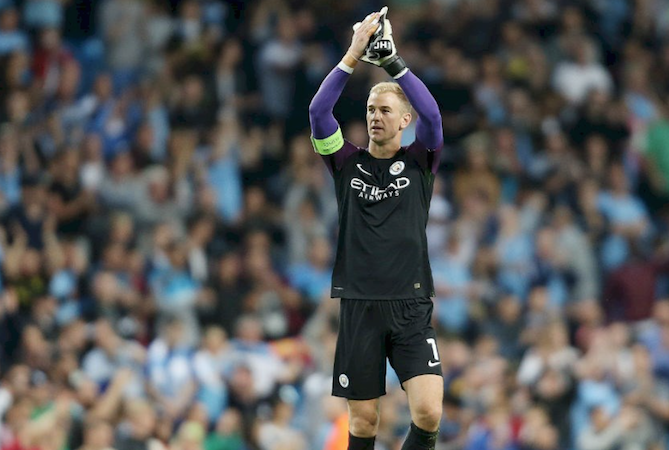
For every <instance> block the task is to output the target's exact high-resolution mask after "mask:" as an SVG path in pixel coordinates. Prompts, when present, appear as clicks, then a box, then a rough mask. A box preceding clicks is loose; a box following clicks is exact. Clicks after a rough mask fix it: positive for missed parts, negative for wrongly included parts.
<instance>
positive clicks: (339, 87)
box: [309, 67, 350, 139]
mask: <svg viewBox="0 0 669 450" xmlns="http://www.w3.org/2000/svg"><path fill="white" fill-rule="evenodd" d="M349 77H350V74H349V73H347V72H344V71H343V70H341V69H340V68H339V67H335V68H334V69H332V71H330V73H329V74H328V76H327V77H325V79H324V80H323V83H321V86H320V88H318V92H316V95H314V98H313V99H312V100H311V104H310V105H309V121H310V122H311V132H312V134H313V137H314V138H315V139H325V138H328V137H330V136H332V135H333V134H334V133H335V132H336V131H337V128H339V124H338V123H337V120H336V119H335V117H334V114H333V113H332V112H333V110H334V107H335V104H336V103H337V100H339V96H340V95H341V93H342V92H343V91H344V86H346V82H347V81H348V78H349Z"/></svg>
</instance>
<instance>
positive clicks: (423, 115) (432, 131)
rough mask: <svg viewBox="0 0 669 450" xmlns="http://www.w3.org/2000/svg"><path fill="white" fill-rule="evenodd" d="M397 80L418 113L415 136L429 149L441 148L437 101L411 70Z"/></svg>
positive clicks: (441, 131)
mask: <svg viewBox="0 0 669 450" xmlns="http://www.w3.org/2000/svg"><path fill="white" fill-rule="evenodd" d="M397 82H398V83H399V85H400V86H401V87H402V90H403V91H404V93H405V94H406V96H407V98H408V99H409V102H410V103H411V106H413V108H414V109H415V110H416V112H417V113H418V120H417V121H416V138H418V140H419V141H420V142H421V143H423V144H424V145H425V146H426V147H427V148H428V149H430V150H435V151H439V150H441V147H442V145H443V144H444V132H443V128H442V125H441V112H440V111H439V105H437V101H436V100H435V99H434V97H433V96H432V94H431V93H430V91H429V90H428V89H427V87H426V86H425V84H424V83H423V82H422V81H421V80H420V78H418V77H417V76H416V75H414V74H413V72H411V71H408V72H407V73H406V74H404V75H402V76H401V77H400V78H398V79H397ZM435 159H438V158H435Z"/></svg>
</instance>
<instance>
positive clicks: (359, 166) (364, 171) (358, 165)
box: [356, 164, 372, 177]
mask: <svg viewBox="0 0 669 450" xmlns="http://www.w3.org/2000/svg"><path fill="white" fill-rule="evenodd" d="M356 166H357V167H358V169H359V170H360V172H362V173H364V174H366V175H369V176H370V177H371V176H372V174H371V173H369V172H367V171H366V170H365V169H363V168H362V164H356Z"/></svg>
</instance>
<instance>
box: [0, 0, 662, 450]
mask: <svg viewBox="0 0 669 450" xmlns="http://www.w3.org/2000/svg"><path fill="white" fill-rule="evenodd" d="M383 4H384V3H382V2H380V1H377V0H365V1H354V0H338V1H334V0H331V1H319V2H309V1H306V0H305V1H299V0H294V1H293V0H255V1H243V0H226V1H224V0H0V217H1V220H0V263H1V267H2V272H1V275H2V276H1V277H0V449H1V450H109V449H116V450H166V449H168V450H256V449H257V450H321V449H325V450H344V449H345V448H346V438H347V423H346V404H345V402H344V401H343V400H342V399H338V398H334V397H331V396H330V387H331V383H332V368H331V365H332V360H333V353H334V347H335V342H336V333H337V326H338V324H337V319H338V301H337V300H336V299H330V298H329V288H330V275H331V268H332V259H333V245H334V243H335V242H336V236H337V208H336V202H335V197H334V192H333V185H332V182H331V180H330V177H329V174H328V173H327V170H326V169H325V166H324V165H323V164H322V163H321V161H319V158H318V157H317V155H316V154H315V153H314V152H313V150H312V148H311V144H310V139H309V135H310V133H309V124H308V115H307V107H308V104H309V101H310V100H311V97H312V96H313V94H314V93H315V91H316V89H317V88H318V86H319V84H320V82H321V81H322V79H323V78H324V77H325V75H326V74H327V73H328V72H329V71H330V70H331V68H332V67H333V66H334V65H335V64H336V63H337V62H338V61H339V58H341V56H342V55H343V53H344V52H345V50H346V48H347V47H348V44H349V42H350V37H351V34H352V33H351V25H352V24H353V23H355V22H356V21H359V20H360V19H361V18H362V17H364V16H366V15H367V14H368V13H369V12H370V11H373V10H378V9H380V7H381V6H383ZM388 5H389V6H390V14H389V18H390V19H391V21H392V24H393V30H394V36H395V41H396V43H397V45H398V48H399V51H400V54H401V55H402V56H403V58H404V59H405V60H406V61H407V63H408V65H409V67H410V68H411V69H412V70H413V71H414V72H415V73H417V74H418V75H419V76H420V77H421V78H422V79H423V80H424V81H425V83H426V84H427V85H428V87H429V88H430V90H431V92H432V93H433V94H434V95H435V97H436V99H437V102H438V103H439V106H440V108H441V111H442V115H443V124H444V138H445V150H444V152H443V159H442V161H441V165H440V170H439V174H438V178H437V181H436V185H435V190H434V196H433V200H432V204H431V209H430V219H429V225H428V230H427V231H428V239H429V242H430V249H431V262H432V268H433V274H434V280H435V287H436V297H435V298H434V303H435V314H434V322H435V327H437V329H438V333H439V336H440V342H439V345H440V353H441V355H442V365H443V371H444V383H445V388H446V395H445V399H444V416H443V422H442V424H441V427H440V437H439V443H438V449H439V450H660V449H664V448H665V446H666V444H667V443H669V2H667V1H666V0H580V1H575V0H389V1H388ZM385 79H386V75H385V72H383V71H381V70H378V69H376V68H373V67H372V66H364V65H359V66H358V67H357V68H356V70H355V73H354V75H353V76H352V77H351V79H350V80H349V83H348V85H347V87H346V90H345V93H344V95H343V96H342V98H341V100H340V101H339V103H338V105H337V107H336V109H335V115H336V117H337V118H338V120H339V121H340V124H341V126H342V129H343V131H344V136H345V137H346V138H347V139H349V140H350V141H352V142H353V143H355V144H357V145H360V146H366V142H367V133H366V127H365V123H364V104H365V100H366V96H367V92H368V90H369V88H370V87H371V86H372V85H373V84H374V83H375V82H378V81H383V80H385ZM403 138H404V141H405V143H409V142H411V141H412V140H413V138H414V136H413V130H412V128H411V127H410V128H409V129H407V131H406V132H405V134H404V137H403ZM387 382H388V395H386V396H385V397H383V398H382V401H381V428H380V430H379V434H378V438H377V449H382V450H397V449H399V448H400V446H401V442H402V440H403V437H404V433H405V432H406V430H407V426H408V424H409V422H410V417H409V414H408V407H407V404H406V398H405V395H404V393H403V391H402V390H401V387H400V386H399V385H398V382H397V379H396V377H395V375H394V374H393V372H392V371H389V374H388V380H387Z"/></svg>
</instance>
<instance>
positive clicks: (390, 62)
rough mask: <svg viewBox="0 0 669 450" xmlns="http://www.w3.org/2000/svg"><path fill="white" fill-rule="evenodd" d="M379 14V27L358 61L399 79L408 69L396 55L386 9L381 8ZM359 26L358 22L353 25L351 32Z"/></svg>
mask: <svg viewBox="0 0 669 450" xmlns="http://www.w3.org/2000/svg"><path fill="white" fill-rule="evenodd" d="M379 14H380V16H379V27H378V28H377V29H376V31H375V32H374V34H372V37H371V38H369V43H368V44H367V48H365V53H364V54H363V55H362V57H361V58H360V60H361V61H365V62H366V63H369V64H373V65H375V66H379V67H381V68H383V69H385V71H386V72H388V75H390V76H391V77H393V78H399V77H401V76H402V75H404V74H405V73H406V71H407V70H409V69H407V66H406V64H405V62H404V60H403V59H402V58H401V57H400V56H399V55H398V54H397V48H396V47H395V41H393V27H392V26H391V25H390V21H389V20H388V19H387V18H386V16H387V14H388V7H387V6H384V7H383V8H381V11H379ZM359 26H360V22H358V23H356V24H355V25H353V30H354V31H355V30H356V29H357V28H358V27H359Z"/></svg>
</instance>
